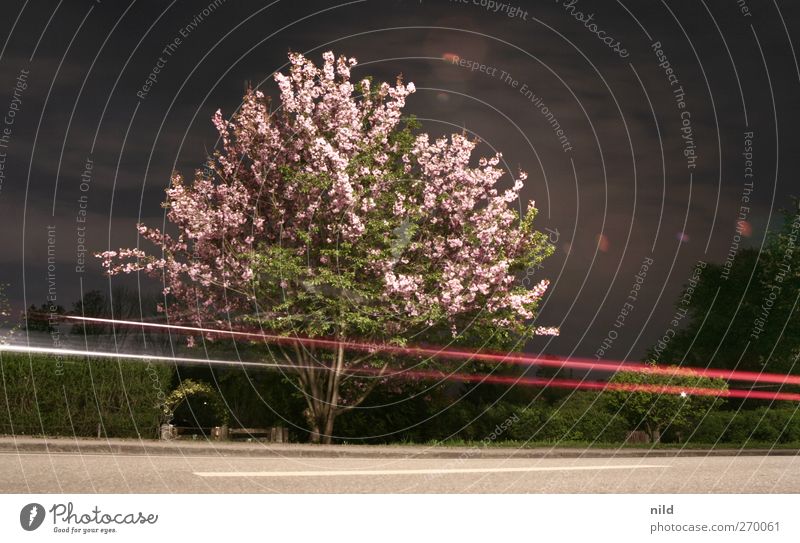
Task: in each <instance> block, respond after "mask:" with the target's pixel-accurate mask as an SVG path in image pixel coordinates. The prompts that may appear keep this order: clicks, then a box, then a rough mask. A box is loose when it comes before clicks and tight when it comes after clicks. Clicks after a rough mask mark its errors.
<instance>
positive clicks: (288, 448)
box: [0, 438, 800, 459]
mask: <svg viewBox="0 0 800 543" xmlns="http://www.w3.org/2000/svg"><path fill="white" fill-rule="evenodd" d="M0 453H5V454H13V453H35V454H87V455H133V456H217V457H237V456H240V457H254V458H404V459H413V458H416V459H458V458H472V459H506V458H522V459H525V458H531V459H542V458H675V457H700V456H714V457H719V456H730V457H734V456H800V450H797V449H564V448H561V449H557V448H536V449H511V448H499V447H498V448H488V449H484V448H478V447H452V448H451V447H444V446H438V447H436V446H431V447H397V446H380V445H303V444H297V445H291V444H283V445H276V444H266V443H265V444H251V443H246V444H244V443H243V444H238V443H214V442H208V441H204V442H201V443H193V442H183V443H181V442H179V441H173V442H166V443H165V442H159V441H149V440H148V441H133V440H131V441H127V440H108V441H102V440H69V439H44V438H40V439H36V438H21V439H20V438H18V439H14V438H8V439H2V440H0Z"/></svg>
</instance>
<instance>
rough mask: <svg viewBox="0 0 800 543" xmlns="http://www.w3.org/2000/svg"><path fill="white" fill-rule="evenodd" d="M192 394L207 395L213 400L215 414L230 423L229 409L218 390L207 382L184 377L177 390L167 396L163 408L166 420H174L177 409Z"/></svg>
mask: <svg viewBox="0 0 800 543" xmlns="http://www.w3.org/2000/svg"><path fill="white" fill-rule="evenodd" d="M192 396H204V397H206V398H207V399H208V400H209V401H210V402H211V405H212V408H213V410H214V414H215V415H216V418H217V420H218V421H219V422H220V424H221V425H226V424H228V419H229V417H228V409H227V408H226V407H225V403H224V402H223V401H222V398H220V396H219V394H218V393H217V391H216V390H214V389H213V388H212V387H211V386H210V385H208V384H207V383H203V382H201V381H195V380H193V379H184V380H183V381H181V384H179V385H178V386H177V388H175V390H173V391H172V392H170V393H169V396H167V399H166V400H165V401H164V405H163V406H162V408H161V412H162V415H163V416H164V420H165V421H167V422H169V421H170V420H172V417H173V415H174V414H175V409H176V408H177V407H178V406H179V405H180V404H181V403H183V402H184V401H185V400H187V399H189V398H190V397H192Z"/></svg>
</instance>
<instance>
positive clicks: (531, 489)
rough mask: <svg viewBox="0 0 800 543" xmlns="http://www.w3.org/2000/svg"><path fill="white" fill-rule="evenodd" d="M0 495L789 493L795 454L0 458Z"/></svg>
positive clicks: (798, 487) (796, 473) (795, 474)
mask: <svg viewBox="0 0 800 543" xmlns="http://www.w3.org/2000/svg"><path fill="white" fill-rule="evenodd" d="M0 492H4V493H31V492H32V493H38V492H42V493H93V492H108V493H126V492H140V493H141V492H145V493H146V492H158V493H169V492H181V493H190V492H200V493H214V492H248V493H254V492H277V493H316V492H323V493H339V492H343V493H370V492H374V493H399V492H412V493H423V492H436V493H473V492H477V493H504V492H512V493H613V492H625V493H707V492H720V493H771V492H780V493H797V492H800V458H798V457H796V456H730V457H674V458H528V459H521V458H509V459H502V458H490V459H489V458H469V459H465V458H453V459H443V458H438V459H437V458H427V459H415V458H254V457H219V456H216V457H214V456H200V455H197V456H177V455H176V456H170V455H160V456H152V455H150V456H145V455H141V456H137V455H126V454H75V453H52V454H46V453H35V452H32V453H14V452H10V453H0Z"/></svg>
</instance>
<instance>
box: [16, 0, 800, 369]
mask: <svg viewBox="0 0 800 543" xmlns="http://www.w3.org/2000/svg"><path fill="white" fill-rule="evenodd" d="M2 6H3V8H2V9H3V17H2V19H0V28H1V29H2V33H1V34H0V37H2V40H1V41H0V43H1V44H2V50H0V116H2V117H3V120H2V125H1V126H0V161H1V162H0V165H2V169H0V181H1V182H2V184H1V185H0V225H2V247H3V250H2V252H0V282H3V283H7V284H8V285H9V286H8V289H7V290H8V296H9V298H10V301H11V303H12V305H13V307H14V309H15V312H17V313H18V312H19V311H21V310H22V308H23V307H25V306H26V305H30V304H31V303H36V304H37V305H38V304H40V303H42V302H44V301H45V299H46V296H47V293H48V289H50V288H54V289H55V292H56V294H57V301H58V303H59V304H61V305H64V306H65V307H67V308H69V307H71V304H72V302H73V301H75V300H77V299H78V298H79V296H80V289H81V288H83V290H84V291H87V290H90V289H102V290H108V289H109V288H110V287H111V286H112V285H115V284H122V283H126V284H132V285H134V287H135V288H138V287H137V286H136V279H135V278H130V277H128V278H114V279H113V280H112V281H109V279H108V278H105V277H104V276H103V275H102V273H101V269H100V264H99V261H98V260H97V259H95V258H93V257H92V256H91V254H92V253H94V252H95V251H99V250H105V249H107V248H117V247H120V246H134V245H135V244H136V243H137V240H136V231H135V228H134V225H135V224H136V223H137V222H139V221H142V222H145V223H147V224H151V225H160V224H161V223H162V221H163V220H164V217H163V209H161V207H160V205H159V204H160V202H161V201H162V200H163V199H164V189H165V187H166V186H167V185H168V183H169V179H170V172H171V171H172V170H173V169H177V170H179V171H181V172H183V173H184V174H186V175H187V176H190V175H191V172H192V171H193V170H194V169H196V168H197V167H199V166H201V165H202V163H203V161H204V158H205V157H206V156H207V154H208V153H209V152H210V151H211V150H212V149H213V148H214V147H215V145H216V144H217V141H216V132H215V130H214V128H213V126H212V124H211V122H210V118H211V115H212V114H213V112H214V111H215V110H216V109H217V108H221V109H222V111H223V113H225V114H226V115H230V114H231V113H232V112H233V111H235V109H236V107H237V106H238V105H239V101H240V99H241V97H242V93H243V90H244V89H245V87H246V85H247V84H248V83H249V84H252V85H254V86H258V87H260V88H262V89H263V90H264V92H265V93H266V94H268V95H272V96H275V97H277V87H276V85H275V83H274V81H273V79H272V74H273V73H275V72H276V71H285V70H286V69H287V65H286V63H287V58H286V56H287V53H288V52H289V51H298V52H302V53H304V54H306V55H307V56H309V57H311V58H313V59H314V60H315V61H317V62H320V61H321V55H322V53H323V52H324V51H327V50H333V51H334V52H335V53H337V54H345V55H347V56H348V57H350V56H352V57H356V58H357V59H358V60H359V65H358V66H357V68H356V69H355V72H354V78H357V79H360V78H361V77H363V76H366V75H372V76H374V78H375V79H376V80H386V81H389V82H393V81H394V79H395V77H396V75H397V74H399V73H402V74H403V77H404V79H405V80H406V81H413V82H414V83H415V85H416V87H417V89H418V90H417V92H416V94H414V95H412V96H411V97H410V99H409V100H408V102H407V106H406V113H409V114H414V115H416V116H417V117H418V118H419V119H421V120H422V122H423V125H424V127H425V129H426V130H427V131H429V132H432V133H434V134H437V135H438V134H445V133H451V132H461V131H467V132H468V133H470V134H472V135H473V136H474V137H476V138H479V139H480V140H481V141H482V142H483V143H482V144H481V147H480V150H481V152H482V153H483V154H490V153H492V152H494V151H493V150H498V151H502V152H503V158H504V165H505V166H506V167H507V168H508V169H509V171H510V172H512V173H515V172H516V171H517V170H518V169H519V168H521V169H523V170H525V171H527V172H528V174H529V177H528V181H527V182H526V186H525V189H524V191H523V197H524V198H523V199H522V200H523V201H521V202H520V205H522V206H527V205H529V204H530V202H532V201H534V200H535V202H536V207H537V208H538V209H539V212H540V213H539V217H538V228H539V229H541V230H543V231H546V232H549V233H550V234H551V238H552V240H553V241H554V242H555V245H556V247H557V251H556V253H555V255H554V256H553V257H552V258H550V259H549V260H548V261H547V263H546V265H545V266H544V267H543V268H542V269H537V270H530V277H529V279H531V280H532V279H533V278H535V279H536V281H538V280H539V279H541V278H550V279H551V280H552V284H551V288H550V290H549V293H548V295H547V297H546V300H545V303H544V304H543V306H542V310H541V315H540V318H539V323H540V324H542V325H556V326H559V327H560V328H561V335H560V336H559V337H558V338H554V339H549V338H537V340H535V341H534V342H532V343H531V344H530V345H529V346H528V350H531V351H534V352H547V353H551V354H557V355H580V356H594V355H595V354H596V353H598V349H600V348H601V346H602V344H603V342H604V338H607V337H608V334H609V331H610V330H612V329H614V330H615V331H616V334H615V337H614V340H613V341H612V342H611V343H610V344H609V342H608V341H606V345H607V348H603V349H602V350H603V353H602V356H604V357H605V358H614V359H630V360H637V359H639V358H640V357H641V356H642V355H643V353H644V351H645V350H646V349H647V348H648V347H649V346H651V345H652V344H653V343H654V341H655V340H656V339H657V338H658V337H660V336H661V335H662V334H664V332H665V330H666V329H668V328H669V326H670V322H669V321H670V319H671V316H672V314H673V313H674V304H675V301H676V299H677V296H678V295H679V292H680V290H681V285H683V284H684V283H686V282H687V280H688V279H689V277H690V276H691V274H692V269H693V267H694V266H695V264H696V263H697V262H698V261H699V260H703V261H708V262H719V263H721V262H723V261H724V260H725V258H726V255H727V254H728V252H729V250H730V248H731V246H732V244H733V243H734V239H735V235H736V221H737V220H739V219H744V220H746V221H747V224H748V228H746V229H745V230H746V231H745V232H744V234H747V235H743V236H742V241H741V243H740V246H755V247H758V246H760V245H761V244H762V243H763V240H764V236H765V233H766V231H767V228H768V226H770V225H772V226H775V225H776V224H778V221H779V220H780V214H779V211H780V209H781V208H786V207H790V206H791V205H792V201H791V198H790V196H791V195H793V194H798V192H800V191H798V176H797V172H798V169H799V168H800V163H798V160H799V158H798V152H797V148H798V144H797V141H798V136H797V127H798V121H800V109H799V107H798V106H799V105H800V101H799V100H798V96H800V71H799V70H798V63H797V58H796V52H795V49H796V48H798V47H800V42H798V39H797V36H798V33H800V6H798V5H797V3H796V2H790V1H779V2H778V1H775V2H772V1H755V0H745V1H740V2H737V1H736V0H725V1H711V0H705V1H703V0H687V1H680V2H679V1H669V2H658V1H647V2H633V1H631V0H626V1H625V2H612V1H604V2H600V1H592V0H580V1H578V2H572V0H565V1H541V2H532V1H528V2H522V1H518V2H514V0H511V2H510V3H508V4H503V5H502V6H501V3H495V2H488V1H486V0H449V1H448V0H436V1H434V0H413V1H392V0H369V1H367V0H363V1H352V2H342V3H339V2H309V1H303V2H299V1H294V2H287V1H275V2H272V3H269V2H241V1H235V0H226V1H223V0H217V1H216V2H214V1H213V0H202V1H181V2H167V1H160V2H156V1H140V2H135V1H134V2H128V1H111V0H104V1H102V2H101V1H99V0H98V1H90V0H71V1H61V2H57V1H51V2H48V1H29V2H28V1H26V2H14V1H8V0H6V1H4V2H3V4H2ZM590 15H592V16H591V17H590ZM176 39H177V40H176ZM170 45H171V46H170ZM156 70H157V71H158V73H157V74H156V75H155V78H154V79H155V80H152V79H151V80H148V77H149V74H151V73H153V72H154V71H156ZM750 133H752V134H750ZM748 142H750V143H748ZM749 146H751V147H752V157H751V162H752V163H751V164H749V165H748V164H746V157H745V156H744V155H743V153H744V152H745V151H746V147H749ZM748 167H751V168H752V177H748V176H747V174H749V173H750V172H751V170H747V169H746V168H748ZM510 179H511V177H510V176H506V178H505V180H504V183H510ZM751 183H752V184H751ZM743 195H744V196H745V197H746V198H748V199H749V201H747V202H746V203H744V204H743ZM743 205H744V206H746V207H748V208H749V209H746V210H743V209H742V206H743ZM742 213H744V215H743V216H742ZM48 235H50V238H52V239H50V241H48ZM84 238H85V243H81V242H82V240H83V239H84ZM80 245H83V246H85V255H84V256H82V255H81V253H82V251H81V249H80V247H79V246H80ZM143 247H144V248H147V249H152V247H149V246H145V245H143ZM48 248H51V250H52V251H53V252H54V255H55V272H54V274H53V276H52V277H50V278H48V260H47V259H48ZM81 258H83V259H84V260H85V262H84V264H83V266H82V268H81V261H80V259H81ZM643 263H645V264H647V269H646V270H643V268H642V265H643ZM644 272H646V274H645V273H644ZM637 274H639V279H638V281H639V282H640V283H641V287H640V290H638V291H637V292H638V295H637V296H636V298H635V301H633V302H632V306H633V308H632V309H631V310H629V314H628V316H627V317H626V319H625V322H624V326H622V327H620V328H615V327H614V323H615V322H616V321H617V320H618V316H619V315H620V312H621V310H622V309H623V307H624V304H625V303H626V302H628V301H630V300H629V293H630V291H631V290H632V288H633V285H634V284H636V282H637V278H636V275H637ZM51 281H54V283H53V282H51ZM141 288H142V289H143V290H146V291H149V292H152V291H155V290H157V289H158V288H159V285H158V283H157V282H155V281H153V280H150V279H145V278H142V281H141Z"/></svg>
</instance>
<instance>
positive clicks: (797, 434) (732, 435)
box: [688, 407, 800, 445]
mask: <svg viewBox="0 0 800 543" xmlns="http://www.w3.org/2000/svg"><path fill="white" fill-rule="evenodd" d="M688 439H689V442H691V443H717V442H719V443H726V444H733V445H743V444H744V443H746V442H748V441H753V442H758V443H766V444H781V443H798V442H800V412H797V411H796V410H795V409H794V408H783V407H777V408H768V407H760V408H758V409H751V410H745V411H739V412H738V413H737V412H735V411H712V412H710V413H709V414H708V415H707V416H706V417H705V418H704V419H703V420H702V421H701V422H700V424H699V425H698V426H697V429H696V431H695V432H694V434H693V435H691V436H688Z"/></svg>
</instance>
